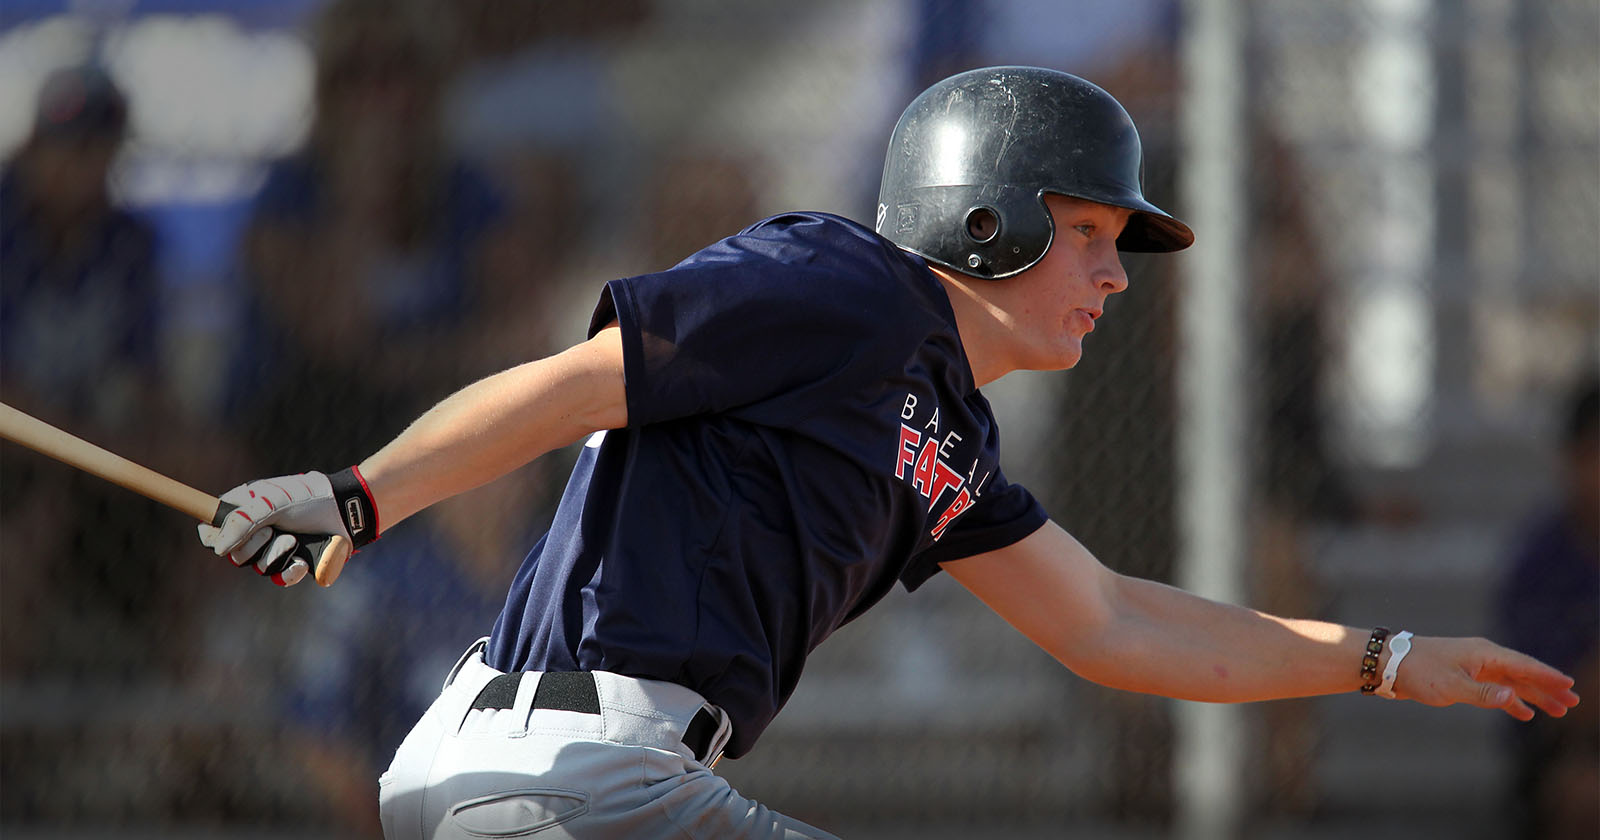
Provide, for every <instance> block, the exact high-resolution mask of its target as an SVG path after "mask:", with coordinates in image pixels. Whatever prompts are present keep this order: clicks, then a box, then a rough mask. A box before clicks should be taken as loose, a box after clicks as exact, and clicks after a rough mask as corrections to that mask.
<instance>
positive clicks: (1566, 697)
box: [1394, 636, 1578, 721]
mask: <svg viewBox="0 0 1600 840" xmlns="http://www.w3.org/2000/svg"><path fill="white" fill-rule="evenodd" d="M1394 691H1395V696H1396V697H1397V698H1399V699H1401V700H1415V701H1417V702H1419V703H1426V704H1427V705H1429V706H1449V705H1452V704H1455V703H1470V704H1472V705H1474V706H1481V707H1483V708H1485V709H1502V710H1504V711H1505V713H1506V714H1508V715H1510V716H1512V717H1514V718H1516V719H1517V720H1522V721H1528V720H1532V719H1533V707H1537V708H1539V709H1540V710H1542V711H1544V713H1545V714H1548V715H1550V716H1552V717H1561V716H1563V715H1565V714H1566V713H1567V710H1568V709H1570V708H1572V707H1573V706H1576V705H1578V695H1577V694H1576V693H1574V692H1573V690H1572V678H1571V677H1569V676H1567V675H1566V674H1563V673H1561V672H1560V671H1557V670H1556V669H1554V668H1552V667H1550V666H1549V665H1546V664H1544V663H1543V662H1540V661H1539V660H1537V659H1534V658H1533V657H1531V656H1526V655H1524V654H1521V653H1517V652H1516V651H1514V650H1511V649H1509V648H1504V647H1501V646H1500V645H1497V644H1495V643H1493V642H1491V641H1489V640H1487V639H1462V638H1445V637H1432V636H1418V637H1417V638H1416V639H1414V640H1413V641H1412V647H1411V653H1410V654H1409V655H1408V656H1407V657H1406V658H1405V660H1404V661H1403V662H1402V663H1401V665H1400V669H1399V672H1398V674H1397V675H1396V678H1395V684H1394Z"/></svg>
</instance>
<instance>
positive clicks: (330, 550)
mask: <svg viewBox="0 0 1600 840" xmlns="http://www.w3.org/2000/svg"><path fill="white" fill-rule="evenodd" d="M349 559H350V541H349V540H347V539H345V538H344V537H343V536H341V535H339V534H334V535H333V536H332V537H329V538H328V544H327V545H325V546H323V547H322V554H321V556H319V557H318V558H317V568H316V576H317V585H318V586H332V585H333V582H334V581H336V580H338V579H339V573H340V572H342V571H344V561H346V560H349Z"/></svg>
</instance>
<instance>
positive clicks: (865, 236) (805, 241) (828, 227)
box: [733, 211, 909, 262]
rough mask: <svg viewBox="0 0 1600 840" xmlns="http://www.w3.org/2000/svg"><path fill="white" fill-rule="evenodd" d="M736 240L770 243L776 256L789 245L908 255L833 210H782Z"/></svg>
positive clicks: (858, 255) (811, 253)
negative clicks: (783, 211) (829, 211)
mask: <svg viewBox="0 0 1600 840" xmlns="http://www.w3.org/2000/svg"><path fill="white" fill-rule="evenodd" d="M733 238H734V239H736V240H744V241H748V242H760V243H771V245H772V246H773V247H774V249H775V250H772V251H771V252H770V253H772V254H773V255H774V256H780V257H781V256H789V255H790V254H789V253H788V252H786V251H784V250H782V249H783V248H785V247H787V248H789V249H792V250H793V251H794V252H797V253H799V254H801V255H805V256H808V257H813V258H814V257H815V256H833V257H836V258H840V259H846V258H855V259H891V260H894V261H897V262H904V261H905V259H906V257H908V256H909V255H908V254H906V253H905V252H904V251H901V250H900V249H899V248H898V247H896V246H895V244H894V243H893V242H890V241H889V240H887V239H884V238H883V237H881V236H879V235H878V234H877V233H875V232H873V231H872V229H870V228H868V227H866V226H865V225H862V224H860V223H858V222H855V221H852V220H850V219H847V218H845V217H843V216H838V215H835V214H833V213H818V212H803V211H796V212H790V213H780V214H779V215H776V216H769V217H768V218H765V219H762V220H761V221H759V222H756V223H755V224H753V225H751V226H749V227H747V228H745V229H744V230H742V231H740V232H739V233H738V234H737V235H736V236H735V237H733Z"/></svg>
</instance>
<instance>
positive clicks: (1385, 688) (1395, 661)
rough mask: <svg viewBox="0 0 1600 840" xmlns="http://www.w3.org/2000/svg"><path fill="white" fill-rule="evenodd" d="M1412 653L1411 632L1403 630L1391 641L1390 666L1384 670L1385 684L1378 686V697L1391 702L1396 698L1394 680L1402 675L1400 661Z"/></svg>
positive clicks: (1386, 666)
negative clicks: (1398, 675) (1385, 698)
mask: <svg viewBox="0 0 1600 840" xmlns="http://www.w3.org/2000/svg"><path fill="white" fill-rule="evenodd" d="M1410 652H1411V631H1409V630H1401V631H1400V632H1398V633H1396V634H1394V638H1392V639H1390V640H1389V664H1388V665H1385V666H1384V668H1383V684H1382V685H1380V686H1378V696H1379V697H1387V698H1389V699H1390V700H1394V699H1396V698H1395V696H1394V678H1395V676H1396V675H1397V674H1399V673H1400V661H1401V660H1403V659H1405V658H1406V654H1408V653H1410Z"/></svg>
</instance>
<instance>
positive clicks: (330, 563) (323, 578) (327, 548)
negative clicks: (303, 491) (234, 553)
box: [211, 501, 350, 586]
mask: <svg viewBox="0 0 1600 840" xmlns="http://www.w3.org/2000/svg"><path fill="white" fill-rule="evenodd" d="M237 508H238V505H235V504H232V503H229V502H224V501H218V502H217V512H216V513H215V514H214V515H212V517H211V525H212V526H213V527H217V528H220V527H222V520H223V519H226V518H227V516H228V514H230V513H232V512H233V511H234V510H236V509H237ZM349 559H350V541H349V540H347V539H345V538H344V536H343V535H341V534H334V535H333V536H331V537H328V539H327V540H326V541H324V542H323V544H322V553H321V554H319V555H317V567H316V569H315V570H313V571H314V574H315V576H316V578H317V585H319V586H332V585H333V582H334V581H336V580H338V579H339V573H340V572H343V571H344V561H346V560H349Z"/></svg>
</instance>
